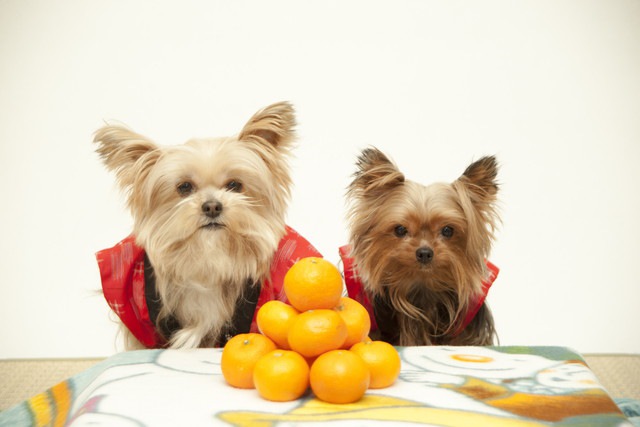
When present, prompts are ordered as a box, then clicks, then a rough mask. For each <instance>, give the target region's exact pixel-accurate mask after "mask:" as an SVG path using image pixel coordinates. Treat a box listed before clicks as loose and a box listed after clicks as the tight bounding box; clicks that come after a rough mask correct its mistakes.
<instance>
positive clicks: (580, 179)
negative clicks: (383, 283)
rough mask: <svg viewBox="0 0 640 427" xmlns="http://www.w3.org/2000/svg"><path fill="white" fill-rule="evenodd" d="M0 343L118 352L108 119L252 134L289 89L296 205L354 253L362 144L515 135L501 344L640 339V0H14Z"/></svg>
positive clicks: (496, 298) (5, 123)
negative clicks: (106, 295) (105, 254)
mask: <svg viewBox="0 0 640 427" xmlns="http://www.w3.org/2000/svg"><path fill="white" fill-rule="evenodd" d="M0 64H1V66H0V182H1V183H2V188H1V190H0V191H1V192H0V194H1V196H0V197H1V200H2V205H1V208H0V358H15V357H81V356H106V355H110V354H112V353H113V352H115V351H116V350H117V349H118V348H119V347H118V346H116V344H115V343H116V329H117V328H116V326H115V325H114V323H113V322H112V321H111V320H110V316H109V309H108V307H107V305H106V303H105V302H104V301H103V299H102V297H101V296H100V295H99V293H98V292H97V291H98V290H99V288H100V282H99V275H98V269H97V266H96V263H95V260H94V252H95V251H97V250H99V249H103V248H106V247H109V246H111V245H112V244H114V243H115V242H117V241H118V240H120V239H121V238H123V237H124V236H126V235H127V234H128V233H129V231H130V226H131V218H130V216H129V214H128V212H127V211H126V210H125V208H124V199H123V197H122V196H121V195H120V194H119V193H118V190H117V189H116V187H115V184H114V179H113V176H112V175H110V174H109V173H107V172H106V170H105V169H104V168H103V166H102V165H101V163H100V161H99V160H98V158H97V155H96V154H95V153H94V151H93V150H94V147H93V146H92V144H91V140H92V133H93V132H94V131H95V130H96V129H97V128H98V127H100V126H101V125H102V124H103V121H104V120H111V119H117V120H120V121H122V122H124V123H127V124H128V125H129V126H131V127H132V128H134V129H135V130H137V131H138V132H140V133H143V134H146V135H147V136H149V137H151V138H153V139H155V140H156V141H157V142H159V143H162V144H175V143H181V142H183V141H185V140H186V139H188V138H190V137H193V136H221V135H230V134H233V133H236V132H237V131H239V130H240V128H241V126H242V125H243V124H244V123H245V121H246V120H247V119H248V118H249V117H250V116H251V114H253V113H254V112H255V111H256V110H257V109H259V108H261V107H263V106H266V105H268V104H270V103H272V102H275V101H279V100H290V101H292V102H293V103H294V104H295V105H296V107H297V112H298V120H299V127H298V132H299V137H300V138H299V147H298V149H297V150H296V156H297V157H296V159H295V160H294V162H293V170H294V181H295V183H296V188H295V191H294V194H293V200H292V203H291V208H290V211H289V218H288V222H289V224H290V225H292V226H293V227H294V228H296V229H298V231H300V232H301V233H302V234H303V235H304V236H306V237H307V238H308V239H309V240H311V242H313V243H314V244H315V245H316V247H317V248H318V249H320V250H321V252H323V254H324V255H325V257H326V258H328V259H330V260H331V261H334V262H337V261H338V255H337V248H338V246H340V245H341V244H343V243H345V242H346V231H345V223H344V211H345V209H344V202H343V194H344V189H345V187H346V185H347V184H348V183H349V181H350V175H351V174H352V172H353V170H354V166H353V164H354V160H355V156H356V155H357V153H358V152H359V150H360V149H362V148H364V147H366V146H369V145H375V146H377V147H379V148H381V149H382V150H384V151H386V152H388V153H389V154H390V155H391V157H393V158H394V159H395V161H396V162H397V163H398V164H399V166H400V168H401V169H402V170H403V171H404V172H405V174H406V175H407V177H408V178H410V179H414V180H417V181H421V182H424V183H428V182H432V181H441V180H446V181H450V180H453V179H455V178H456V177H457V176H458V175H459V174H460V173H461V172H462V171H463V170H464V168H465V167H466V166H467V165H468V164H469V163H470V162H471V161H472V160H474V159H477V158H478V157H480V156H482V155H486V154H496V155H497V156H498V158H499V160H500V162H501V164H502V168H501V171H500V175H499V177H500V181H501V182H502V187H501V201H502V216H503V222H504V224H503V227H502V228H501V230H500V233H499V235H498V241H497V244H496V245H495V248H494V251H493V254H492V258H491V259H492V260H493V261H494V262H495V263H496V264H497V265H499V266H500V267H501V269H502V271H501V275H500V277H499V279H498V281H497V282H496V284H495V285H494V288H493V289H492V291H491V294H490V297H489V302H490V305H491V307H492V308H493V311H494V315H495V318H496V323H497V328H498V331H499V334H500V337H501V343H502V344H505V345H520V344H522V345H560V346H569V347H572V348H574V349H576V350H578V351H580V352H634V353H640V338H639V337H640V333H638V326H640V308H639V307H640V290H639V289H640V280H639V276H640V268H639V265H640V260H639V258H640V222H639V221H638V217H639V214H640V191H638V184H639V183H640V168H639V167H638V163H639V161H640V2H638V1H637V0H601V1H589V0H546V1H545V0H536V1H522V2H512V1H507V0H505V1H468V2H464V1H428V0H413V1H412V0H400V1H396V0H393V1H392V0H388V1H372V0H362V1H342V0H336V1H328V0H322V1H294V0H290V1H286V0H280V1H268V2H267V1H249V0H240V1H233V2H231V1H204V0H203V1H180V2H177V1H176V2H167V1H138V0H133V1H132V0H119V1H97V0H96V1H84V0H64V1H47V0H41V1H33V0H4V1H1V2H0Z"/></svg>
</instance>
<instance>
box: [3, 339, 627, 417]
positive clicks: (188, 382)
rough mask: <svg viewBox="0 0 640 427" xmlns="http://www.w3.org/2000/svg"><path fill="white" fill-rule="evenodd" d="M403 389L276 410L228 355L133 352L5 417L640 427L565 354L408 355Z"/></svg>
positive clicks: (412, 350)
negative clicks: (241, 383)
mask: <svg viewBox="0 0 640 427" xmlns="http://www.w3.org/2000/svg"><path fill="white" fill-rule="evenodd" d="M398 350H399V352H400V354H401V356H402V370H401V374H400V378H399V380H398V381H397V382H396V383H395V384H394V385H393V386H391V387H389V388H386V389H381V390H369V391H367V394H366V395H365V397H364V398H363V399H362V400H360V401H359V402H357V403H353V404H347V405H333V404H327V403H323V402H321V401H319V400H317V399H315V398H314V397H313V395H312V394H311V393H310V392H309V393H307V395H305V396H304V397H303V398H302V399H299V400H297V401H293V402H286V403H274V402H268V401H265V400H263V399H261V398H260V397H259V396H258V394H257V392H256V391H255V390H239V389H234V388H232V387H230V386H228V385H227V384H226V383H225V382H224V379H223V377H222V374H221V372H220V355H221V350H220V349H198V350H188V351H187V350H144V351H135V352H128V353H121V354H117V355H115V356H112V357H111V358H109V359H107V360H105V361H104V362H101V363H99V364H98V365H96V366H94V367H92V368H90V369H88V370H87V371H84V372H83V373H81V374H79V375H76V376H74V377H72V378H70V379H69V380H67V381H64V382H62V383H60V384H58V385H56V386H55V387H52V388H51V389H50V390H47V391H46V392H44V393H42V394H39V395H37V396H34V397H33V398H31V399H29V400H28V401H25V402H23V403H22V404H20V405H18V406H16V407H14V408H11V409H9V410H8V411H5V412H2V413H0V426H23V425H43V426H44V425H54V426H57V425H60V426H62V425H71V426H89V425H91V426H162V425H167V426H201V425H202V426H206V425H235V426H254V425H256V426H265V427H266V426H276V425H288V426H289V425H312V424H315V425H327V423H329V422H331V424H330V425H349V426H357V425H366V426H368V427H370V426H371V427H372V426H374V425H376V424H380V425H385V426H390V425H398V424H401V423H406V424H426V425H433V426H474V427H475V426H541V425H542V426H548V425H560V426H597V425H603V426H604V425H610V426H627V425H628V426H630V425H631V424H630V423H629V422H628V421H627V420H626V419H625V417H624V416H623V415H622V413H621V412H620V411H619V409H618V407H617V406H616V404H615V403H614V402H613V400H612V399H611V398H610V397H609V395H608V394H607V392H606V391H605V390H604V389H603V388H602V386H601V385H600V384H599V383H598V380H597V378H596V377H595V375H594V374H593V373H592V372H591V370H590V369H589V368H588V367H587V365H586V364H585V362H584V360H583V359H582V357H581V356H580V355H579V354H577V353H576V352H574V351H571V350H570V349H567V348H562V347H399V348H398Z"/></svg>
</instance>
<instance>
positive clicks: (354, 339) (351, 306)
mask: <svg viewBox="0 0 640 427" xmlns="http://www.w3.org/2000/svg"><path fill="white" fill-rule="evenodd" d="M334 310H335V311H337V312H338V314H339V315H340V317H342V320H344V323H345V325H347V339H346V340H345V341H344V344H342V348H344V349H350V348H351V346H353V345H354V344H357V343H359V342H362V341H365V340H366V339H367V338H368V337H369V331H370V330H371V318H370V317H369V312H368V311H367V309H366V308H364V306H363V305H362V304H360V303H359V302H358V301H356V300H354V299H351V298H349V297H342V298H340V302H339V303H338V305H337V306H336V307H335V308H334Z"/></svg>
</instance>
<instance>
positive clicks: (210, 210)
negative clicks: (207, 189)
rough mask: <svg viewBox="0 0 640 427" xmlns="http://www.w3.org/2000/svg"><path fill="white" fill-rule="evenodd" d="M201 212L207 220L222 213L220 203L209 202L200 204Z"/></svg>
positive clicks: (215, 201)
mask: <svg viewBox="0 0 640 427" xmlns="http://www.w3.org/2000/svg"><path fill="white" fill-rule="evenodd" d="M202 212H203V213H204V214H205V215H206V216H208V217H209V218H216V217H217V216H218V215H220V213H221V212H222V203H220V202H219V201H217V200H210V201H208V202H204V203H203V204H202Z"/></svg>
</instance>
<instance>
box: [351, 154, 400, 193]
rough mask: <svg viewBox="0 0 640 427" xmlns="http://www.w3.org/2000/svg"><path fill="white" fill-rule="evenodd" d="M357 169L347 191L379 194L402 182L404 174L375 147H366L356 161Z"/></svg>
mask: <svg viewBox="0 0 640 427" xmlns="http://www.w3.org/2000/svg"><path fill="white" fill-rule="evenodd" d="M356 167H357V168H358V170H357V171H356V172H355V174H354V175H353V177H354V178H353V181H352V182H351V184H350V185H349V191H361V192H363V193H364V194H370V193H371V192H375V193H377V194H380V193H382V192H387V191H389V190H391V189H393V188H396V187H398V186H401V185H403V184H404V175H403V174H402V172H400V171H399V170H398V168H397V167H396V165H395V164H393V162H392V161H391V160H389V158H388V157H387V156H385V155H384V154H383V153H382V152H381V151H380V150H378V149H377V148H375V147H371V148H366V149H364V150H363V151H362V153H360V156H358V160H357V161H356Z"/></svg>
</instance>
